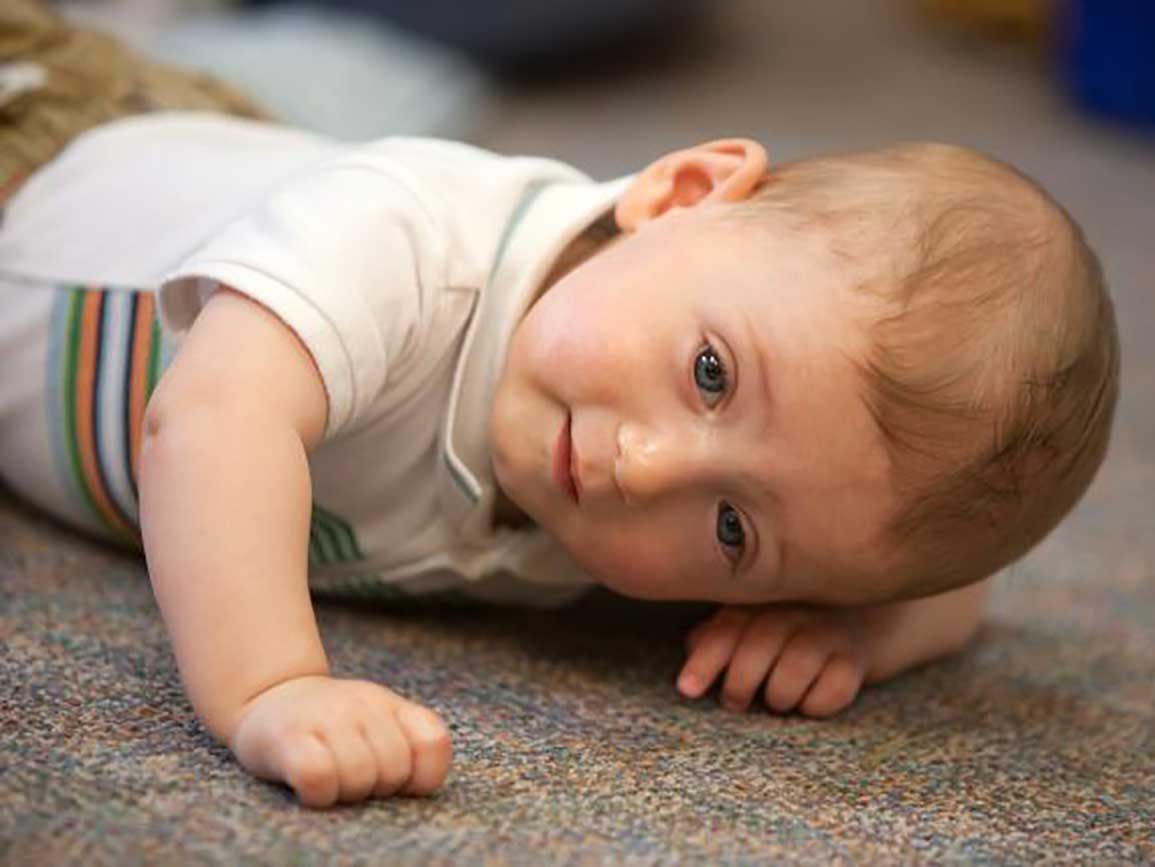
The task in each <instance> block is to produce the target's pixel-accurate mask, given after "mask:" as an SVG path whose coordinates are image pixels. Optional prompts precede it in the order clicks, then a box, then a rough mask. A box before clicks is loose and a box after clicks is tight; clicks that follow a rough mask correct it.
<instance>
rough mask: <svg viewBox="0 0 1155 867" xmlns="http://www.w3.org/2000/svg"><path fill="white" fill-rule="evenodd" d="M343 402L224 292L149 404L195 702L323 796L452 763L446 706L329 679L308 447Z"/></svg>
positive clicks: (360, 792) (153, 499)
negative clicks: (313, 589) (313, 559)
mask: <svg viewBox="0 0 1155 867" xmlns="http://www.w3.org/2000/svg"><path fill="white" fill-rule="evenodd" d="M326 412H327V398H326V395H325V390H324V387H323V385H322V382H321V378H320V375H319V374H318V373H317V370H316V368H315V367H314V365H313V362H312V358H311V357H310V356H309V354H308V352H307V351H306V350H305V348H304V347H303V346H302V345H301V344H300V343H299V341H298V340H297V338H296V336H295V335H294V334H293V333H292V331H290V330H289V329H288V328H287V327H285V326H284V325H283V324H282V323H281V322H280V320H278V319H277V318H276V317H275V316H274V315H273V314H272V313H270V312H269V311H267V310H266V309H265V308H263V307H261V306H260V305H259V304H257V303H255V302H253V301H251V300H249V299H247V298H245V297H244V296H242V295H240V294H238V293H235V292H232V291H230V290H220V291H218V292H216V293H215V294H214V295H213V296H212V297H211V298H210V299H209V301H208V303H207V304H206V305H205V308H204V310H203V311H202V312H201V314H200V315H199V316H198V317H197V319H196V320H195V322H194V324H193V326H192V328H191V329H190V331H189V333H188V335H187V337H186V339H185V341H184V343H183V345H182V346H181V349H180V352H179V353H178V354H177V356H176V358H175V359H174V360H173V363H172V365H171V366H170V367H169V369H168V370H167V371H166V373H165V375H164V376H163V377H162V379H161V381H160V383H159V385H158V387H157V389H156V392H155V394H154V395H153V397H152V399H151V400H150V402H149V406H148V411H147V413H146V417H145V431H144V435H143V443H142V448H141V456H140V467H139V474H140V507H141V530H142V533H143V537H144V545H145V553H146V557H147V560H148V567H149V575H150V578H151V580H152V584H153V590H154V592H155V595H156V599H157V604H158V606H159V608H160V611H161V615H162V617H163V618H164V621H165V624H166V626H167V627H168V632H169V636H170V638H171V640H172V644H173V650H174V653H175V655H176V659H177V663H178V666H179V668H180V673H181V678H182V681H183V683H184V686H185V690H186V691H187V693H188V696H189V699H190V701H191V702H192V704H193V707H194V708H195V709H196V711H197V714H198V715H199V716H200V718H201V720H202V721H203V722H204V724H205V726H206V727H207V728H208V730H209V731H210V732H211V733H212V734H213V735H214V736H215V737H216V738H218V739H219V740H221V741H222V742H224V743H226V744H228V745H229V747H230V749H232V751H233V753H234V754H235V755H236V756H237V758H238V760H239V761H240V762H241V764H242V765H243V766H244V767H245V768H246V769H247V770H249V771H250V772H252V773H254V774H256V775H257V776H260V777H263V778H266V779H273V780H279V781H283V782H285V783H287V784H288V785H290V786H292V787H293V788H294V789H295V790H296V792H297V794H298V796H299V797H300V799H301V801H302V802H303V803H305V804H308V805H310V806H327V805H329V804H332V803H333V802H335V801H337V800H341V801H352V800H359V799H362V798H364V797H367V796H371V795H388V794H392V793H393V792H394V791H402V792H406V793H411V794H423V793H427V792H430V791H432V790H434V789H436V788H437V787H438V786H440V785H441V782H442V781H443V779H444V777H445V774H446V772H447V769H448V763H449V741H448V733H447V730H446V728H445V725H444V723H443V722H442V721H441V720H440V718H439V717H437V715H436V714H434V713H433V712H432V711H429V710H427V709H425V708H422V707H420V706H418V705H415V704H412V703H410V702H407V701H405V700H404V699H402V698H401V697H400V696H398V695H396V694H395V693H393V692H391V691H390V690H388V689H386V688H384V687H382V686H379V685H377V684H374V683H370V682H368V681H359V680H341V679H335V678H331V677H329V665H328V660H327V659H326V656H325V651H324V648H323V647H322V645H321V638H320V634H319V632H318V629H317V624H316V620H315V619H314V616H313V608H312V602H311V599H310V597H309V590H308V581H307V574H308V573H307V570H308V556H307V555H308V536H309V521H310V510H311V483H310V478H309V469H308V463H307V460H306V454H307V452H308V451H309V450H310V449H311V448H312V447H313V446H315V445H316V444H317V443H318V442H319V441H320V439H321V436H322V434H323V431H324V426H325V419H326Z"/></svg>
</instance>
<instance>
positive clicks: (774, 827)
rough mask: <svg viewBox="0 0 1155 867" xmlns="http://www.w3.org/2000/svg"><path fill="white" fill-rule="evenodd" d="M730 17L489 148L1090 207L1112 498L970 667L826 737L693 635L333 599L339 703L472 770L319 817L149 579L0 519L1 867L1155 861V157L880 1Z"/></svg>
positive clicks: (1051, 555) (1056, 541)
mask: <svg viewBox="0 0 1155 867" xmlns="http://www.w3.org/2000/svg"><path fill="white" fill-rule="evenodd" d="M900 5H901V4H900ZM718 8H719V9H720V10H722V9H725V10H727V11H726V12H725V13H724V14H722V13H720V21H719V22H718V25H717V31H718V32H717V33H716V34H715V35H714V37H713V38H714V39H715V40H716V41H718V42H720V43H721V44H722V45H724V48H722V49H720V50H713V51H704V52H703V53H701V54H700V56H695V57H692V58H685V59H684V60H683V62H681V63H678V64H670V63H669V62H665V63H663V64H655V65H653V67H652V68H650V67H644V68H638V67H637V66H634V67H632V69H631V70H630V72H629V76H628V77H627V76H626V74H625V72H621V73H618V72H611V74H609V75H606V74H602V75H600V76H598V77H594V78H591V79H589V80H587V81H584V82H578V83H575V82H573V81H572V80H567V81H563V82H560V83H559V82H555V83H553V84H550V83H542V84H539V85H534V86H523V87H513V88H512V89H510V90H509V91H508V92H507V93H506V94H505V95H504V97H503V100H504V101H503V102H502V103H501V105H500V107H499V109H498V110H497V111H496V112H495V113H494V115H493V117H492V118H491V121H492V123H491V126H490V128H489V129H488V130H487V132H486V133H485V135H484V136H482V143H483V144H488V145H490V146H493V147H496V148H498V149H501V150H505V151H518V152H532V153H544V154H552V155H556V156H559V157H562V158H564V159H569V160H571V161H573V162H576V163H578V164H580V165H582V166H584V167H585V168H587V169H588V170H590V171H591V172H592V173H593V174H595V175H596V176H599V177H611V176H613V175H615V174H619V173H621V172H623V171H626V170H630V169H632V168H635V167H637V166H638V165H641V164H642V163H643V162H644V160H646V159H647V158H649V157H650V156H652V155H654V154H655V153H657V152H659V151H660V149H661V148H663V147H667V146H676V145H678V144H680V143H689V142H691V141H694V140H698V139H703V138H707V137H713V136H717V135H721V134H727V133H737V132H742V133H746V134H751V135H755V136H757V137H759V138H761V139H762V140H764V141H766V142H768V143H769V144H770V146H771V150H772V152H775V153H778V154H779V155H792V154H797V153H801V152H807V151H811V150H816V149H829V148H833V147H849V146H855V145H862V144H869V143H872V142H879V141H891V140H895V139H901V138H927V137H931V138H941V139H947V140H952V141H959V142H962V143H966V144H971V145H974V146H978V147H981V148H983V149H985V150H989V151H991V152H994V153H997V154H999V155H1000V156H1003V157H1004V158H1007V159H1010V160H1011V161H1013V162H1015V163H1016V164H1018V165H1020V166H1022V167H1023V168H1024V169H1026V170H1027V171H1029V172H1030V173H1032V174H1034V175H1035V176H1036V177H1038V178H1039V179H1040V180H1042V181H1043V182H1044V183H1045V184H1046V185H1047V186H1048V187H1050V188H1051V189H1052V190H1054V192H1055V193H1056V194H1057V195H1058V196H1059V197H1060V199H1062V200H1063V201H1064V202H1065V203H1067V205H1068V206H1069V207H1070V208H1071V210H1072V211H1073V213H1074V214H1075V215H1076V217H1077V218H1078V219H1080V221H1082V222H1083V224H1084V225H1085V226H1086V228H1087V230H1088V233H1089V235H1090V236H1091V239H1092V241H1093V242H1094V243H1095V244H1096V245H1097V247H1098V248H1099V250H1100V252H1101V254H1102V255H1103V258H1104V260H1105V263H1106V266H1107V271H1108V275H1109V277H1110V278H1111V281H1112V286H1113V291H1114V295H1115V298H1116V303H1117V305H1118V309H1119V314H1120V327H1121V332H1122V339H1123V349H1124V356H1123V366H1124V388H1123V401H1122V404H1121V406H1120V410H1119V418H1118V424H1117V430H1116V435H1115V439H1114V442H1113V445H1112V451H1111V454H1110V457H1109V460H1108V463H1107V465H1106V466H1105V467H1104V470H1103V472H1102V474H1101V476H1100V478H1099V479H1098V481H1097V482H1096V483H1095V485H1094V487H1093V488H1092V490H1091V492H1090V494H1089V495H1088V497H1087V499H1086V500H1085V501H1084V503H1083V504H1082V505H1081V506H1080V507H1079V508H1078V509H1077V511H1076V512H1075V513H1074V514H1073V515H1072V516H1071V518H1070V519H1069V520H1068V521H1066V522H1065V523H1064V524H1063V526H1062V527H1061V528H1060V529H1059V530H1058V531H1057V532H1056V533H1055V534H1053V535H1052V536H1051V537H1050V538H1049V539H1048V540H1047V541H1046V542H1045V543H1044V544H1043V545H1042V546H1041V547H1040V548H1039V549H1038V550H1036V551H1035V552H1033V553H1032V554H1031V555H1030V556H1029V557H1027V558H1026V559H1025V560H1024V561H1023V562H1022V563H1021V564H1019V565H1018V566H1017V567H1016V568H1015V570H1014V571H1013V572H1011V573H1010V574H1007V575H1004V576H1002V577H1001V578H1000V580H999V583H998V588H997V592H996V594H995V596H994V598H993V600H992V602H991V605H990V609H989V615H988V618H987V625H986V626H985V627H984V628H983V630H982V631H981V633H980V635H979V637H978V640H977V641H976V642H975V643H974V644H973V645H972V647H971V648H970V649H969V650H968V651H967V652H965V653H963V654H961V655H959V656H957V657H955V658H953V659H950V660H947V661H944V662H941V663H938V664H935V665H932V666H929V667H927V668H924V669H922V670H920V671H916V672H912V673H910V674H908V675H907V676H905V677H902V678H900V679H898V680H895V681H893V682H891V683H889V684H886V685H884V686H882V687H878V688H874V689H870V690H867V691H866V692H865V693H864V694H863V695H862V696H861V698H860V699H859V701H858V702H857V703H856V704H855V705H854V707H853V708H852V709H851V710H850V711H849V712H847V713H846V714H844V715H843V716H840V717H839V718H837V719H834V720H830V721H824V722H815V721H809V720H805V719H802V718H797V717H787V718H775V717H772V716H770V715H769V714H766V713H764V712H751V713H749V714H746V715H743V716H735V715H732V714H729V713H727V712H725V711H723V710H721V709H720V708H719V707H718V705H717V703H716V702H715V701H713V700H712V699H707V700H704V701H701V702H697V703H694V702H688V701H685V700H682V699H680V698H679V697H678V696H677V694H676V692H675V691H674V688H673V678H674V675H675V673H676V672H677V670H678V667H679V664H680V662H681V660H682V655H681V640H682V634H683V632H684V630H685V628H686V627H687V626H688V625H689V624H690V623H692V622H694V621H695V620H696V619H697V618H698V617H699V616H701V615H702V614H703V613H704V611H705V610H706V609H704V608H703V607H701V606H692V605H652V604H644V603H637V602H630V601H627V600H622V599H617V598H615V597H612V596H609V595H597V596H594V597H591V598H589V599H587V600H585V601H583V602H581V603H579V604H577V605H576V606H574V607H571V608H569V609H564V610H562V611H558V612H552V613H548V614H537V613H528V612H518V611H509V610H492V609H479V610H427V609H424V610H423V609H413V610H399V609H396V608H372V607H366V606H364V605H358V604H354V603H351V602H340V601H335V600H324V601H321V602H319V604H318V615H319V619H320V624H321V630H322V634H323V637H324V640H325V643H326V646H327V648H328V651H329V654H330V658H331V660H332V662H333V665H334V667H335V669H336V671H337V673H340V674H346V675H351V676H352V675H355V676H359V677H368V678H378V679H380V680H382V681H383V682H385V683H387V684H390V685H391V686H393V687H395V688H397V689H398V690H400V691H402V692H405V693H407V694H410V695H412V696H414V697H415V698H417V699H419V700H421V701H423V702H425V703H428V704H429V705H430V706H432V707H434V708H436V709H438V710H439V711H441V712H442V713H443V714H444V715H445V717H446V718H447V719H448V720H449V722H450V724H451V726H452V729H453V735H454V744H455V760H454V765H453V770H452V772H451V775H450V778H449V780H448V782H447V784H446V786H445V788H444V789H443V790H442V791H441V792H440V793H439V794H438V795H437V796H436V797H434V798H431V799H428V800H394V801H388V802H375V803H372V804H370V805H369V806H361V807H352V808H339V809H336V810H333V811H329V812H309V811H305V810H302V809H299V808H298V807H297V806H296V804H295V802H294V801H293V799H292V798H291V796H290V795H289V793H288V792H287V790H285V789H282V788H280V787H277V786H272V785H269V784H266V783H262V782H260V781H257V780H255V779H253V778H251V777H249V776H247V775H246V774H245V773H244V772H243V771H241V769H240V768H239V767H238V766H237V765H236V764H235V763H234V762H233V760H232V759H231V757H230V756H229V754H228V753H227V751H226V750H224V749H223V748H221V747H219V746H217V745H215V744H214V743H213V742H212V741H211V739H210V738H209V737H208V736H207V735H206V734H205V733H204V732H203V731H202V730H201V729H200V727H199V725H198V724H197V722H196V720H195V718H194V717H193V714H192V711H191V709H190V707H189V706H188V704H187V703H186V701H185V699H184V697H183V695H182V693H181V691H180V688H179V684H178V681H177V676H176V670H175V667H174V664H173V660H172V656H171V653H170V650H169V647H168V643H167V641H166V639H165V636H164V633H163V629H162V625H161V622H160V619H159V616H158V615H157V613H156V610H155V607H154V603H153V600H152V596H151V591H150V589H149V586H148V582H147V577H146V575H145V573H144V570H143V568H142V566H141V564H140V563H139V562H137V561H136V560H133V559H131V558H129V557H127V556H125V555H122V554H120V553H117V552H114V551H110V550H108V549H105V548H101V547H99V546H97V545H95V544H92V543H89V542H87V541H85V540H83V539H80V538H78V537H76V536H73V535H71V534H69V533H68V532H66V531H64V530H62V529H61V528H59V527H56V526H55V525H52V524H50V523H48V522H46V521H45V520H44V519H43V518H41V517H39V516H37V515H35V514H33V513H31V512H30V511H28V510H27V509H26V508H25V507H23V506H21V505H19V504H17V503H15V502H14V501H13V500H12V499H11V498H9V497H7V496H6V495H4V494H3V493H0V862H2V863H4V864H11V865H19V867H25V865H37V864H53V865H55V864H62V865H63V864H67V865H72V864H76V865H90V864H114V865H130V864H165V865H169V864H197V863H209V864H229V865H231V864H238V863H267V864H276V865H285V864H353V863H364V864H381V863H408V864H421V865H425V864H447V863H457V864H479V863H515V864H535V865H536V864H579V863H581V864H587V863H588V864H601V863H629V864H670V863H711V864H713V863H719V864H755V863H794V862H804V863H819V864H826V863H838V862H842V863H893V862H902V863H934V864H942V863H998V864H1035V863H1039V862H1050V863H1071V862H1075V863H1086V864H1113V863H1155V399H1153V396H1155V343H1153V342H1152V341H1151V339H1150V334H1151V332H1152V329H1153V328H1155V292H1153V290H1152V279H1151V275H1152V274H1155V247H1153V246H1152V244H1151V237H1152V231H1153V227H1155V206H1153V205H1152V203H1153V202H1155V143H1153V142H1152V140H1151V139H1150V138H1144V137H1140V136H1135V135H1133V134H1131V133H1128V132H1126V131H1120V130H1117V129H1113V128H1111V127H1109V126H1102V125H1099V124H1096V123H1093V122H1091V121H1088V120H1085V119H1084V118H1082V117H1081V116H1079V115H1078V114H1076V113H1075V112H1073V111H1072V110H1071V109H1070V108H1069V107H1067V106H1066V105H1065V104H1064V103H1062V101H1061V100H1060V99H1058V98H1057V97H1056V96H1055V94H1054V91H1053V87H1052V84H1051V82H1050V80H1049V78H1048V77H1047V76H1045V75H1044V73H1043V72H1042V71H1041V69H1040V67H1039V66H1038V65H1037V64H1036V63H1035V62H1034V61H1028V60H1024V59H1023V57H1022V55H1021V54H1020V53H1018V52H1017V51H1014V50H1011V49H1006V50H1003V49H994V48H990V47H988V46H986V45H985V44H972V43H967V42H961V43H960V42H957V41H952V40H949V39H946V40H944V39H941V38H940V37H938V36H937V35H934V34H928V33H927V32H926V31H925V29H923V28H919V27H916V26H913V25H911V24H909V21H908V18H907V17H906V16H905V15H900V14H899V13H898V12H897V11H892V12H882V11H879V10H882V9H886V8H890V7H889V6H887V4H863V3H860V2H858V0H814V2H810V3H806V4H768V3H764V2H763V0H735V2H733V3H727V4H722V3H719V4H718ZM898 8H899V6H895V7H894V9H898ZM868 10H873V11H868ZM831 20H836V21H838V22H839V24H840V26H839V27H835V28H831V27H829V26H828V25H829V21H831ZM827 60H830V61H831V62H830V63H827ZM838 64H841V65H838ZM752 82H753V83H754V85H756V86H751V83H752ZM671 106H677V109H676V110H671ZM606 129H613V130H615V131H616V132H617V134H616V135H615V136H605V135H604V134H603V131H604V130H606ZM589 130H598V131H599V132H598V134H596V135H592V136H591V135H589V134H588V131H589ZM583 131H585V132H583Z"/></svg>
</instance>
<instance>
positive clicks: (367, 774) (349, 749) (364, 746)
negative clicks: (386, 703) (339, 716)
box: [321, 720, 377, 804]
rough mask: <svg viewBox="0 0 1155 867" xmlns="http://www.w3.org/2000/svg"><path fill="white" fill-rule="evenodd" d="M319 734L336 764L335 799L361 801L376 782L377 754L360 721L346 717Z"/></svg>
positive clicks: (370, 792) (371, 790) (347, 801)
mask: <svg viewBox="0 0 1155 867" xmlns="http://www.w3.org/2000/svg"><path fill="white" fill-rule="evenodd" d="M321 734H322V738H323V739H324V740H325V742H326V743H327V744H328V745H329V750H330V751H331V752H332V753H333V760H334V762H336V765H337V775H338V778H339V779H340V781H341V783H340V787H341V788H340V794H339V795H338V800H339V801H341V802H342V803H344V804H352V803H355V802H357V801H364V800H365V799H366V798H368V797H369V795H370V794H372V792H373V787H374V786H375V785H376V784H377V757H376V756H375V755H374V754H373V750H372V749H371V748H370V747H369V744H368V742H367V741H366V740H365V735H364V733H363V732H362V730H361V725H360V723H359V722H356V721H354V720H349V721H348V722H346V723H343V724H342V725H341V726H340V728H337V729H336V730H335V731H323V732H322V733H321Z"/></svg>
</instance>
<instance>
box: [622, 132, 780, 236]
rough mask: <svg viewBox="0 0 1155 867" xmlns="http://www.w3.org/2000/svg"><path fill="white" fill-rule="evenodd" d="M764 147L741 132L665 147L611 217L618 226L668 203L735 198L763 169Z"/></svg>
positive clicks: (640, 220) (653, 215)
mask: <svg viewBox="0 0 1155 867" xmlns="http://www.w3.org/2000/svg"><path fill="white" fill-rule="evenodd" d="M768 164H769V160H768V159H767V157H766V149H765V148H763V147H762V145H760V144H758V142H756V141H753V140H751V139H746V138H726V139H719V140H717V141H711V142H706V143H705V144H700V145H696V146H695V147H692V148H686V149H685V150H680V151H674V152H673V153H668V154H666V155H665V156H664V157H660V158H659V159H657V160H655V161H654V162H652V163H650V164H649V165H648V166H646V167H645V168H644V169H642V171H641V172H639V173H638V175H637V177H635V178H634V181H633V183H631V184H630V186H629V188H628V189H627V190H626V191H625V193H624V194H623V195H622V197H621V198H620V199H619V200H618V205H617V208H616V209H615V210H614V219H615V220H617V223H618V227H619V228H620V229H621V230H622V231H623V232H634V231H637V230H638V229H639V228H640V227H641V226H642V225H643V224H644V223H647V222H649V221H650V220H654V219H657V218H658V217H660V216H662V215H663V214H665V213H667V212H668V211H670V210H672V209H674V208H689V207H693V206H694V205H697V204H700V203H702V202H737V201H740V200H742V199H745V198H747V197H748V196H749V195H750V194H751V193H752V192H754V190H756V189H757V188H758V185H759V184H760V183H761V181H762V179H763V178H764V177H765V175H766V168H767V166H768Z"/></svg>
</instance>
